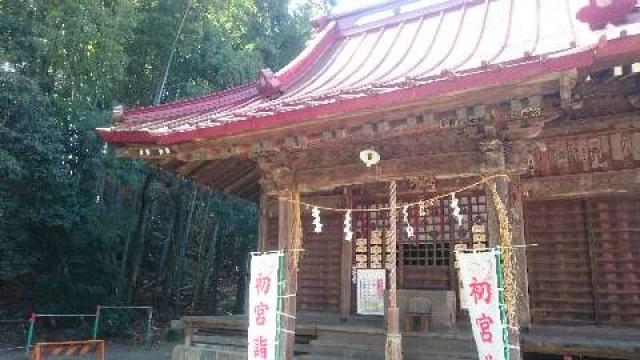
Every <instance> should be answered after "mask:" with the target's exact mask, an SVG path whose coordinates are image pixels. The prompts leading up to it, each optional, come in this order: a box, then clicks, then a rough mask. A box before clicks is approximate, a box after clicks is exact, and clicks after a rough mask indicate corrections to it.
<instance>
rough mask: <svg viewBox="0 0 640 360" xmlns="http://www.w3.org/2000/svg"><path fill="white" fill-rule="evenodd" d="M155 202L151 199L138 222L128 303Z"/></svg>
mask: <svg viewBox="0 0 640 360" xmlns="http://www.w3.org/2000/svg"><path fill="white" fill-rule="evenodd" d="M146 204H147V202H145V205H146ZM155 204H156V202H155V200H152V201H151V202H150V204H149V205H147V207H148V208H149V210H148V211H145V209H143V210H142V213H143V217H142V223H141V224H140V230H139V232H138V236H137V238H138V245H137V246H136V256H135V259H134V260H133V269H132V272H131V284H130V287H129V295H128V301H127V302H128V303H130V302H131V300H132V299H133V295H134V294H135V290H136V286H137V282H138V275H139V274H140V265H141V263H142V258H143V256H144V254H145V253H146V251H145V250H146V249H145V238H146V233H147V224H148V223H149V219H153V216H154V215H155V214H154V213H155V208H156V206H155Z"/></svg>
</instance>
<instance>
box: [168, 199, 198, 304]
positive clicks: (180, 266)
mask: <svg viewBox="0 0 640 360" xmlns="http://www.w3.org/2000/svg"><path fill="white" fill-rule="evenodd" d="M197 197H198V189H197V188H194V189H193V197H192V199H191V203H190V204H189V212H188V213H187V221H186V223H185V224H184V228H183V234H182V236H181V237H180V238H177V237H176V240H178V239H180V240H179V241H178V242H177V243H176V244H177V246H178V252H177V255H176V263H175V267H174V273H175V277H174V278H175V282H174V284H173V288H174V291H173V293H174V294H175V295H176V297H177V299H178V303H180V304H181V301H180V297H181V291H182V275H183V272H184V262H185V256H186V253H187V245H188V243H189V236H190V232H191V222H192V220H193V212H194V210H195V206H196V199H197ZM176 290H177V291H176Z"/></svg>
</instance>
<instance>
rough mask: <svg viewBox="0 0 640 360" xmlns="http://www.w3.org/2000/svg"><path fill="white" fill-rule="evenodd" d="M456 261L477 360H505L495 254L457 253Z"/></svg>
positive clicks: (461, 294)
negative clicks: (458, 263)
mask: <svg viewBox="0 0 640 360" xmlns="http://www.w3.org/2000/svg"><path fill="white" fill-rule="evenodd" d="M457 257H458V261H459V262H460V278H461V279H462V285H463V288H462V290H461V292H460V298H461V302H463V303H464V302H465V301H466V304H467V305H468V310H469V318H470V320H471V327H472V329H473V337H474V338H475V340H476V346H477V349H478V358H479V359H480V360H504V339H503V333H502V329H503V326H502V320H501V318H500V297H499V294H498V275H497V274H498V273H497V269H496V254H495V252H492V251H491V252H481V253H458V254H457ZM465 297H466V299H465Z"/></svg>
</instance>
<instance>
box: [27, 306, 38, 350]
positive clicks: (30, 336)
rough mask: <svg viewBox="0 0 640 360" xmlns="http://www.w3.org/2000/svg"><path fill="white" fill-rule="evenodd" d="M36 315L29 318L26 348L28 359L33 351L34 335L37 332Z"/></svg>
mask: <svg viewBox="0 0 640 360" xmlns="http://www.w3.org/2000/svg"><path fill="white" fill-rule="evenodd" d="M36 316H37V315H36V313H33V314H31V318H29V330H28V332H27V346H26V347H25V353H26V354H27V357H29V352H30V351H31V343H32V342H33V333H34V331H35V326H36Z"/></svg>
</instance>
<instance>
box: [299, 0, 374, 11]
mask: <svg viewBox="0 0 640 360" xmlns="http://www.w3.org/2000/svg"><path fill="white" fill-rule="evenodd" d="M381 1H385V0H337V4H336V7H335V8H334V10H333V12H334V13H341V12H345V11H349V10H353V9H357V8H361V7H365V6H368V5H371V4H376V3H379V2H381ZM305 2H306V0H291V3H290V5H291V6H292V7H295V6H297V5H299V4H304V3H305Z"/></svg>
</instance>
